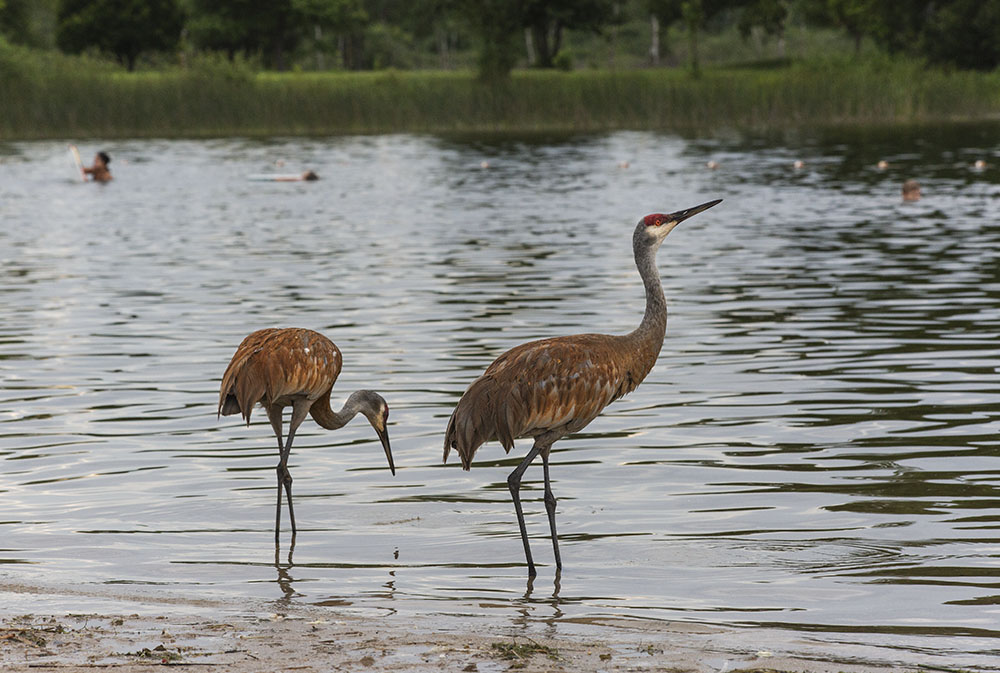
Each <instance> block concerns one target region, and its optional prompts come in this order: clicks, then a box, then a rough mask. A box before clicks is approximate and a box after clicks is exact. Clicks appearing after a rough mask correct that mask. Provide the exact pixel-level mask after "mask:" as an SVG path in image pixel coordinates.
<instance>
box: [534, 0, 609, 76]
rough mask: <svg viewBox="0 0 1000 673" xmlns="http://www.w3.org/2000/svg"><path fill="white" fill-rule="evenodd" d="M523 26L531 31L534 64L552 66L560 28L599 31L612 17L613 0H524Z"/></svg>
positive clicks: (561, 32) (541, 66)
mask: <svg viewBox="0 0 1000 673" xmlns="http://www.w3.org/2000/svg"><path fill="white" fill-rule="evenodd" d="M523 2H524V5H523V9H522V18H521V22H522V25H523V26H524V27H525V28H527V29H528V30H529V31H530V32H531V39H532V45H533V47H534V52H535V65H536V66H538V67H539V68H551V67H553V63H554V59H555V56H556V54H558V53H559V50H560V49H561V48H562V41H563V31H564V30H566V29H573V30H591V31H594V32H600V31H601V29H602V28H603V27H605V26H606V25H608V24H609V23H610V22H611V21H612V19H613V18H614V9H615V8H614V2H612V0H523Z"/></svg>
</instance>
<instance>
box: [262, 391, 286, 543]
mask: <svg viewBox="0 0 1000 673" xmlns="http://www.w3.org/2000/svg"><path fill="white" fill-rule="evenodd" d="M264 411H266V412H267V419H268V420H269V421H271V427H272V428H273V429H274V435H275V436H276V437H277V438H278V467H277V472H278V506H277V508H276V509H275V513H274V543H275V544H277V543H278V533H279V532H280V530H281V482H282V478H283V477H284V475H283V474H282V467H281V466H282V463H283V461H282V460H281V456H282V455H283V454H284V452H285V444H284V441H283V440H282V438H281V407H279V406H275V405H271V404H266V405H264Z"/></svg>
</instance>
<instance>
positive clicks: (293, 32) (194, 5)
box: [188, 0, 303, 70]
mask: <svg viewBox="0 0 1000 673" xmlns="http://www.w3.org/2000/svg"><path fill="white" fill-rule="evenodd" d="M301 19H302V17H300V16H298V15H297V13H296V12H295V8H294V7H293V5H292V0H192V2H191V20H190V21H189V22H188V30H189V32H190V35H191V40H192V41H193V42H194V43H195V44H196V45H198V46H199V47H203V48H207V49H218V50H221V51H225V52H226V53H227V54H229V56H230V58H232V57H233V56H234V55H235V54H236V53H237V52H243V53H246V54H260V56H261V58H262V59H263V62H264V64H265V65H266V66H270V67H273V68H276V69H278V70H284V69H285V67H286V55H287V53H288V51H289V50H290V49H293V48H294V47H295V46H296V45H297V44H298V40H299V39H301V31H302V25H303V24H302V20H301Z"/></svg>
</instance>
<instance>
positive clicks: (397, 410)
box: [0, 125, 1000, 667]
mask: <svg viewBox="0 0 1000 673" xmlns="http://www.w3.org/2000/svg"><path fill="white" fill-rule="evenodd" d="M996 131H997V126H996V125H987V126H982V127H979V126H954V127H947V128H940V129H935V128H923V129H920V128H916V129H910V130H903V131H899V130H893V131H892V132H891V133H880V132H878V131H876V130H872V129H864V130H859V131H853V130H841V131H838V132H836V133H835V134H830V135H824V134H822V133H817V134H816V135H814V136H812V137H803V138H796V139H795V140H794V141H792V142H785V141H783V140H780V139H777V140H776V139H773V138H745V137H744V138H720V139H704V138H695V139H690V140H684V139H681V138H677V137H667V136H660V135H656V134H648V133H615V134H610V135H606V136H590V137H572V138H556V139H552V138H540V139H536V140H518V139H504V138H501V139H497V140H495V141H491V140H488V139H487V140H484V139H482V138H444V139H441V138H425V137H414V136H385V137H365V138H332V139H322V138H317V139H297V140H279V141H274V142H272V143H271V144H261V143H258V142H256V141H250V140H214V141H205V142H194V141H143V142H121V143H118V144H117V145H114V144H112V145H111V146H109V148H108V151H109V152H111V153H113V154H115V155H116V156H121V157H123V158H128V159H129V162H128V163H127V164H125V163H123V164H122V167H121V170H120V171H119V172H118V173H116V179H115V182H114V183H113V184H110V185H108V186H107V187H106V188H104V189H92V188H89V187H92V186H88V185H82V184H78V183H75V182H72V181H71V180H70V177H71V174H70V173H69V170H70V169H71V165H70V164H69V162H68V160H67V157H66V156H65V147H64V146H63V145H62V144H61V143H20V144H14V145H10V144H7V145H0V159H2V160H0V222H2V224H0V297H2V298H3V302H2V303H0V315H2V318H3V319H2V320H0V379H2V381H3V387H2V390H0V463H2V465H3V469H2V470H0V493H2V495H3V502H4V516H3V521H0V533H2V535H3V539H4V547H5V549H7V550H8V553H6V554H3V555H4V556H9V557H10V561H9V562H7V563H3V564H2V565H0V567H2V568H3V569H4V570H3V576H4V579H5V580H9V581H17V582H27V583H32V582H33V583H36V584H44V583H48V584H65V585H69V584H83V585H89V586H90V587H93V588H94V589H95V590H104V589H105V588H106V587H107V586H109V585H113V586H130V587H141V588H143V589H145V590H147V591H155V592H170V591H176V592H178V593H181V592H182V593H184V594H185V595H187V596H206V597H212V598H226V599H228V600H234V597H236V599H238V600H242V599H247V600H251V599H254V600H263V601H271V600H275V599H277V600H279V601H283V602H285V603H289V602H299V603H308V604H311V605H327V606H332V607H335V608H336V609H338V610H347V611H354V610H356V611H364V610H374V611H377V612H379V613H381V612H385V611H396V612H399V613H400V615H402V616H403V617H406V616H409V615H416V614H421V615H422V614H446V615H463V614H468V613H470V612H472V613H476V614H484V613H485V614H486V615H487V616H492V617H495V618H496V619H498V620H500V619H503V620H505V623H509V620H511V619H516V620H520V622H519V623H520V624H521V625H522V626H523V628H524V629H530V628H534V627H539V626H541V627H542V628H560V627H561V626H562V625H565V624H567V623H570V622H573V621H575V620H583V621H586V620H593V619H602V618H608V619H612V618H627V619H637V618H641V619H648V620H658V621H665V620H687V621H705V622H720V623H726V624H746V625H754V624H758V625H759V624H767V625H770V626H774V627H776V628H780V629H786V630H788V631H790V632H793V633H796V634H808V637H809V638H819V639H826V640H828V641H830V642H855V643H864V644H865V646H866V647H869V646H870V647H871V648H872V650H873V651H874V650H878V651H882V650H884V649H885V648H892V650H891V652H892V653H891V655H886V657H887V658H888V659H891V660H894V661H909V662H911V663H920V664H925V663H927V662H928V661H929V658H932V654H928V650H929V649H930V650H933V651H934V654H933V657H936V658H935V662H936V663H937V664H941V665H947V666H952V667H954V666H961V667H974V666H980V665H983V662H984V661H990V655H988V654H984V652H988V651H989V650H991V649H995V647H993V646H994V645H995V639H996V638H998V637H1000V633H998V631H997V628H996V626H995V624H996V605H997V602H996V593H997V592H996V586H995V584H996V582H995V578H994V575H995V565H996V564H995V560H996V553H997V552H996V549H997V544H998V542H997V541H998V539H1000V536H998V530H1000V515H998V514H997V511H998V509H1000V473H998V470H997V466H996V465H997V457H998V455H1000V448H998V447H1000V445H998V443H997V441H996V437H997V434H998V431H1000V422H998V419H997V416H996V412H995V410H996V409H997V407H998V404H1000V393H998V391H1000V380H998V379H1000V377H998V374H997V372H998V368H1000V358H998V356H997V349H996V342H997V340H996V336H997V334H998V333H1000V309H998V308H997V307H998V306H1000V259H998V257H1000V224H998V222H1000V211H998V209H997V203H998V202H1000V201H998V197H1000V185H998V179H1000V178H998V174H997V172H996V171H994V170H992V169H991V166H994V165H995V164H996V163H997V161H996V158H997V157H1000V146H998V145H997V142H996V138H997V137H998V135H997V133H996ZM275 143H276V144H278V145H281V155H282V156H283V157H286V158H287V159H286V160H287V161H288V162H289V168H290V169H292V168H294V166H293V164H296V165H302V166H306V165H308V166H310V167H314V168H315V170H316V171H317V172H318V173H321V174H322V175H324V177H326V176H329V178H328V179H325V180H324V181H323V183H322V185H321V187H322V189H315V188H314V187H315V186H314V185H303V184H295V183H286V184H281V183H275V184H262V183H250V182H248V181H246V180H245V176H246V175H249V174H252V173H258V172H261V171H266V170H267V166H268V162H269V161H270V159H269V158H270V157H271V156H273V153H274V146H275ZM983 157H985V158H986V160H987V164H988V165H987V167H986V168H985V169H982V170H978V171H976V170H972V169H971V168H970V167H971V166H973V164H974V161H975V159H979V158H983ZM991 157H992V159H991ZM709 159H711V160H714V161H717V162H718V164H719V167H718V169H717V170H715V171H709V170H707V169H705V164H706V162H707V161H708V160H709ZM795 159H801V160H802V161H803V165H804V169H802V170H798V171H796V170H793V169H792V165H793V161H794V160H795ZM881 159H885V160H886V161H887V163H888V166H887V167H886V168H884V169H882V170H879V169H878V168H877V164H878V161H879V160H881ZM482 161H487V162H488V163H489V165H490V169H489V170H480V169H478V168H476V167H478V166H479V165H480V163H481V162H482ZM623 161H627V162H628V166H629V167H628V170H622V169H621V168H620V167H619V164H620V163H621V162H623ZM178 166H183V167H184V169H185V170H177V167H178ZM193 176H197V179H195V178H194V177H193ZM906 177H914V178H916V179H918V180H919V181H920V183H921V186H922V188H923V193H924V197H923V198H922V199H921V200H920V201H919V202H915V203H907V204H904V203H901V202H900V199H899V193H898V190H899V185H900V184H901V183H902V180H903V179H905V178H906ZM716 196H721V197H724V198H725V201H724V203H723V204H721V205H720V206H719V207H717V208H715V209H713V210H712V211H709V212H707V213H705V214H703V215H701V216H699V218H694V219H692V220H690V221H688V222H685V223H684V224H683V225H681V226H680V227H678V229H677V230H676V231H674V232H673V233H672V234H671V236H670V239H669V240H668V241H667V242H666V243H665V247H664V248H663V249H662V250H661V252H660V260H659V267H660V270H661V274H662V276H663V282H664V287H665V289H666V294H667V302H668V307H669V311H670V318H669V322H668V328H667V337H666V341H665V344H664V348H663V351H662V353H661V355H660V359H659V362H658V364H657V366H656V368H654V370H653V371H652V373H651V374H650V375H649V377H648V378H647V379H646V381H645V383H644V384H643V386H642V387H640V388H639V389H638V390H637V391H636V392H635V393H633V394H632V395H630V396H629V397H627V398H625V399H624V400H621V401H619V402H616V403H615V404H614V405H612V406H611V407H609V408H608V409H607V410H606V412H605V413H604V415H602V416H601V417H600V418H599V419H597V420H596V421H594V423H592V424H591V426H589V427H588V428H587V430H588V432H587V433H583V434H579V435H576V436H573V437H569V438H566V439H565V440H563V442H561V444H563V446H558V445H557V447H556V449H555V450H554V451H553V452H552V456H551V459H552V461H553V462H554V463H557V464H558V465H557V466H555V467H554V468H553V470H554V475H556V476H557V477H558V479H557V483H556V484H554V485H553V487H554V489H555V490H556V491H557V492H558V493H559V496H560V501H559V509H560V528H561V533H562V534H561V535H560V546H561V547H562V548H563V552H564V553H565V554H566V558H567V559H568V560H571V561H572V563H570V564H569V565H567V567H566V568H565V569H564V572H563V573H562V575H561V576H557V578H556V583H555V584H554V590H553V591H552V593H551V595H549V591H548V589H545V590H544V591H542V590H541V588H540V586H539V587H538V588H534V587H532V586H530V585H529V586H528V587H527V590H525V589H523V588H521V587H523V585H522V584H521V582H523V581H524V580H523V573H524V565H523V558H521V557H520V554H521V548H520V545H519V544H518V537H519V536H518V533H517V529H516V527H514V526H513V523H514V521H513V513H512V511H511V505H510V497H509V493H508V492H507V488H506V483H505V482H503V477H505V476H506V474H507V473H508V472H509V471H510V470H511V469H513V467H514V465H516V463H517V462H518V461H519V459H520V457H521V456H523V455H524V453H525V451H526V450H527V447H526V446H521V447H518V448H517V449H515V450H514V451H512V452H511V454H510V455H509V456H508V455H505V454H504V453H503V452H502V450H501V449H500V448H499V447H498V446H496V445H486V446H484V447H483V448H482V449H481V450H480V452H479V454H477V457H478V458H480V463H479V468H478V469H479V471H478V472H474V473H466V472H463V471H461V469H459V468H458V467H457V466H449V467H441V465H440V457H441V447H442V437H443V432H444V428H445V424H446V423H447V419H448V416H449V414H450V413H451V409H452V407H453V405H454V403H455V401H456V400H457V398H458V396H459V395H460V394H461V392H462V391H463V390H464V389H465V388H466V386H467V385H468V383H469V382H470V381H471V380H472V378H473V377H475V376H476V375H478V373H479V372H481V371H482V369H483V367H484V366H486V365H487V364H488V363H489V362H490V361H491V360H492V359H493V358H495V357H496V356H497V355H498V354H500V353H501V352H503V351H504V350H506V349H508V348H510V347H511V346H513V345H516V344H518V343H522V342H524V341H527V340H530V339H534V338H541V337H546V336H554V335H559V334H572V333H579V332H590V331H600V332H610V333H624V332H627V331H629V330H630V329H632V328H633V327H634V326H635V325H636V324H638V322H639V320H640V318H641V314H642V305H643V297H642V286H641V284H640V282H639V279H638V276H637V274H636V273H635V270H634V266H633V264H632V260H631V246H630V241H629V237H630V235H631V231H632V228H633V225H634V222H635V221H636V220H637V219H638V218H639V217H641V216H643V215H645V214H647V213H650V212H666V211H669V210H675V209H677V208H680V207H684V206H686V205H689V204H690V203H699V202H701V201H705V200H708V199H709V198H714V197H716ZM699 199H701V201H699ZM716 211H718V212H716ZM702 218H703V219H702ZM699 219H700V220H701V221H698V220H699ZM276 325H281V326H301V327H308V328H311V329H316V330H318V331H321V332H324V333H326V334H328V336H330V337H331V338H332V339H333V340H334V341H336V343H337V344H338V346H339V347H340V349H341V350H342V351H343V354H344V359H345V368H344V373H343V374H342V376H341V381H340V382H339V383H338V389H343V390H353V389H357V388H361V387H365V386H372V387H378V389H379V390H380V392H383V395H384V396H385V398H386V399H387V400H388V402H389V405H390V408H391V413H390V418H389V424H390V425H391V429H390V433H391V434H392V437H393V448H394V457H395V459H396V461H397V466H398V467H399V470H398V473H397V476H396V478H395V479H389V478H388V475H387V474H386V471H385V468H384V466H382V467H380V465H379V463H378V462H377V461H375V459H374V455H380V453H381V452H380V451H378V449H379V447H378V445H377V444H372V443H373V442H376V441H377V440H376V438H374V437H370V436H369V434H370V431H369V432H368V433H365V431H364V430H365V426H364V424H362V425H360V426H359V425H354V424H352V425H349V426H347V427H345V428H344V429H343V430H341V431H340V432H338V433H335V434H334V435H330V434H327V433H324V432H323V431H322V430H320V429H319V428H317V427H316V426H315V425H314V424H313V423H312V421H308V422H307V423H305V424H304V425H303V426H302V428H300V430H299V434H298V436H297V438H296V454H295V455H293V456H292V458H291V461H292V463H291V466H290V467H291V469H292V470H295V469H296V461H297V460H302V462H303V464H305V463H306V461H307V460H308V466H309V469H308V471H306V470H299V471H298V472H296V474H298V475H300V476H298V477H297V479H296V482H295V484H296V494H297V496H298V502H297V507H296V509H297V510H298V511H297V512H296V514H297V517H298V518H299V523H303V524H305V525H304V526H303V529H302V530H301V531H300V533H301V534H300V535H299V536H298V538H297V540H296V547H295V549H294V552H295V563H294V564H293V561H292V549H291V548H290V549H289V550H288V553H287V554H286V555H283V553H282V552H281V551H280V550H279V549H276V550H275V552H276V555H275V557H274V558H273V560H272V558H271V556H270V547H269V546H268V545H265V546H264V547H262V546H261V545H262V543H264V541H269V540H270V539H271V537H272V536H273V531H272V530H271V528H270V525H269V522H270V511H271V510H270V509H269V508H270V507H273V500H272V498H273V493H274V491H273V490H272V489H274V472H273V463H272V460H273V448H272V446H271V443H272V442H273V440H268V437H269V436H270V434H269V433H268V432H267V426H266V420H264V419H263V416H261V417H260V419H259V420H258V421H255V423H256V424H261V425H262V426H263V427H251V428H245V427H242V426H241V425H240V423H239V422H238V420H233V419H231V418H227V419H223V420H222V421H219V420H217V419H216V415H215V405H216V402H217V391H218V379H217V377H218V375H219V373H220V372H221V370H222V368H223V367H224V365H225V363H226V362H228V360H229V358H230V357H231V355H232V344H233V343H237V342H238V340H239V339H241V338H242V337H243V336H245V335H246V334H247V333H249V332H250V331H252V330H253V329H258V328H262V327H270V326H276ZM348 365H349V366H348ZM375 382H377V383H378V386H376V385H375ZM341 387H342V388H341ZM360 444H367V445H368V448H369V449H370V450H367V449H366V450H364V451H362V450H355V449H357V446H358V445H360ZM372 451H376V452H377V453H376V454H373V453H372ZM269 466H270V467H269ZM490 470H492V471H493V473H492V474H491V473H490V472H489V471H490ZM345 473H349V474H348V475H345ZM265 493H266V494H269V495H268V496H267V497H265V496H264V495H263V494H265ZM522 499H523V501H524V505H525V517H526V521H527V526H528V532H529V535H530V536H532V537H535V538H536V539H538V540H539V541H541V539H542V538H545V537H547V525H546V520H545V510H544V504H543V502H542V485H541V473H540V468H539V467H533V468H531V469H529V471H528V472H527V473H526V474H525V478H524V482H523V490H522ZM306 522H308V523H306ZM542 544H544V542H542ZM262 549H266V551H262ZM276 571H277V572H276ZM546 571H548V568H545V570H542V569H540V572H542V576H543V577H544V576H545V574H544V573H545V572H546ZM276 577H277V582H275V578H276ZM538 581H541V580H538ZM12 600H13V601H15V603H11V605H12V607H11V609H12V610H14V609H17V608H16V605H17V603H16V601H30V598H26V597H25V596H24V595H22V596H14V598H13V599H12ZM22 607H23V608H24V610H23V611H24V612H31V611H32V610H33V607H32V605H31V604H30V603H28V602H26V603H24V604H23V605H22ZM880 648H881V649H880Z"/></svg>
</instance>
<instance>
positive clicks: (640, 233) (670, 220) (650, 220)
mask: <svg viewBox="0 0 1000 673" xmlns="http://www.w3.org/2000/svg"><path fill="white" fill-rule="evenodd" d="M721 202H722V199H716V200H715V201H709V202H708V203H703V204H701V205H700V206H695V207H694V208H688V209H686V210H678V211H677V212H675V213H653V214H652V215H647V216H646V217H644V218H642V219H641V220H639V224H638V225H636V227H635V234H634V235H633V237H632V244H633V247H634V248H635V249H636V251H638V250H639V249H640V248H647V249H648V248H652V250H653V251H656V250H657V249H658V248H659V247H660V243H663V239H665V238H666V237H667V234H669V233H670V232H671V231H672V230H673V228H674V227H676V226H677V225H678V224H680V223H681V222H683V221H684V220H686V219H688V218H689V217H691V216H693V215H697V214H698V213H700V212H702V211H703V210H708V209H709V208H711V207H712V206H714V205H716V204H719V203H721Z"/></svg>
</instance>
